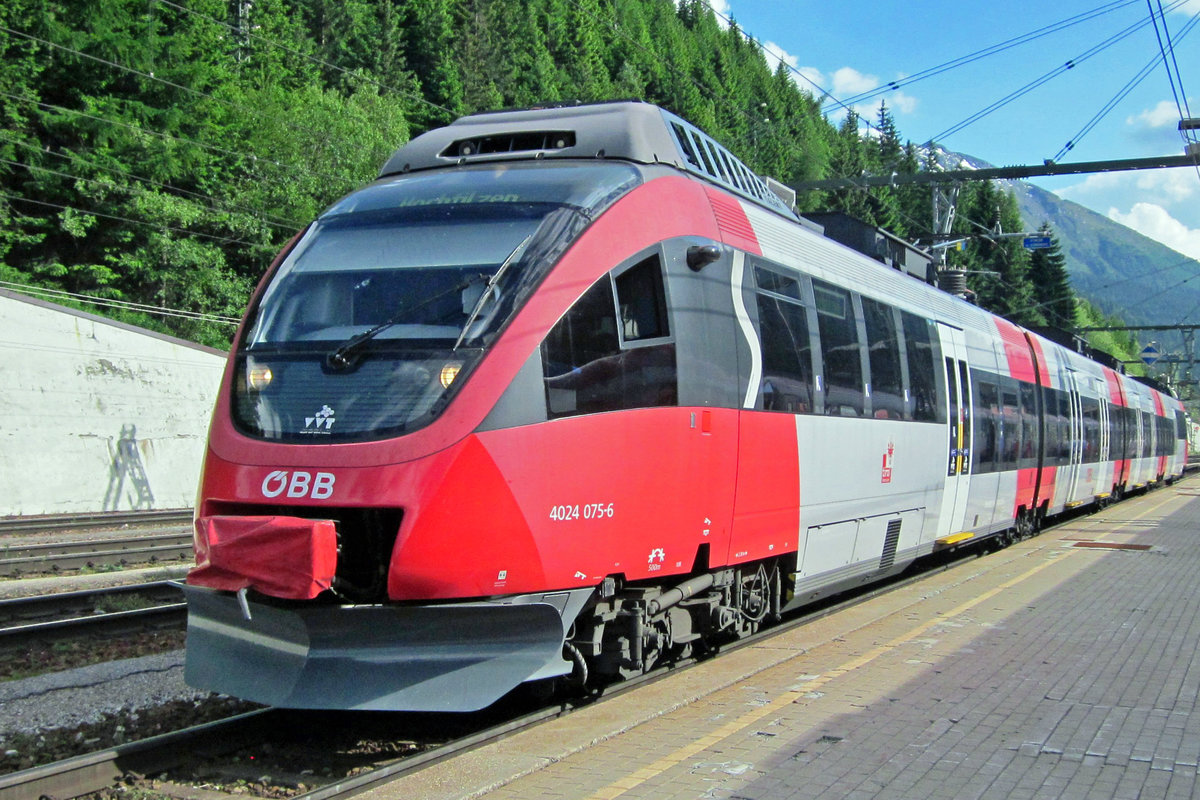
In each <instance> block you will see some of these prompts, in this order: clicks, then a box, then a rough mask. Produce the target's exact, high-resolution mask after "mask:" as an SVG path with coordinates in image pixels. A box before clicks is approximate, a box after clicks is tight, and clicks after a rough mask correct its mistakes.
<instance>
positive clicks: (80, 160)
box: [0, 132, 303, 231]
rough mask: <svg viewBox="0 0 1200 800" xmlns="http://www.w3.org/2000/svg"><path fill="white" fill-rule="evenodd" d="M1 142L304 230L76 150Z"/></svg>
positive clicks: (214, 207) (1, 137)
mask: <svg viewBox="0 0 1200 800" xmlns="http://www.w3.org/2000/svg"><path fill="white" fill-rule="evenodd" d="M0 140H4V141H7V142H9V143H10V144H14V145H16V146H17V147H20V148H22V149H24V150H30V151H32V152H35V153H38V154H39V155H51V156H54V157H55V158H59V159H62V160H64V161H68V162H70V163H73V164H83V165H84V166H88V167H92V168H93V169H97V170H101V171H103V172H112V173H116V174H117V175H122V176H124V177H126V178H129V179H131V180H133V181H136V182H137V183H140V184H142V185H144V186H152V187H154V188H156V189H162V190H165V191H166V192H167V193H169V194H175V195H179V196H181V197H185V198H193V199H196V200H202V201H205V202H206V204H207V205H208V207H209V208H210V209H212V210H214V211H225V212H228V213H233V214H246V215H248V216H251V217H253V218H255V219H257V220H259V221H260V222H263V223H265V224H267V225H270V226H272V227H275V228H283V229H286V230H292V231H295V230H298V229H299V228H301V227H303V223H300V222H296V221H295V220H289V219H286V218H284V217H272V216H270V215H260V214H258V213H256V212H255V211H252V210H250V209H247V208H239V207H237V206H227V205H220V204H218V203H216V201H215V198H213V196H212V195H208V194H204V193H202V192H193V191H192V190H190V189H184V188H182V187H180V186H173V185H171V184H169V183H162V182H161V181H156V180H153V179H151V178H146V177H144V176H141V175H136V174H134V173H132V172H130V171H129V170H124V169H121V168H120V167H116V166H113V165H111V164H98V163H96V162H95V161H89V160H88V159H86V158H84V157H83V156H81V155H79V153H77V152H75V151H74V150H69V149H63V150H46V149H43V148H41V147H38V146H37V145H34V144H30V143H29V142H26V141H22V140H21V139H18V138H15V137H12V136H8V135H7V134H5V133H3V132H0ZM72 177H76V178H80V179H81V180H88V179H87V178H83V177H82V176H79V175H73V176H72Z"/></svg>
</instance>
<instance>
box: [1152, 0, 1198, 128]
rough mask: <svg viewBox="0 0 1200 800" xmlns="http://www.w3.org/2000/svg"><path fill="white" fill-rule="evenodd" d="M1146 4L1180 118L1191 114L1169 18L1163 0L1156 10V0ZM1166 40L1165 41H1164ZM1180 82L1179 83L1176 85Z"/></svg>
mask: <svg viewBox="0 0 1200 800" xmlns="http://www.w3.org/2000/svg"><path fill="white" fill-rule="evenodd" d="M1146 5H1147V6H1148V7H1149V8H1150V19H1151V21H1153V23H1154V35H1155V36H1156V37H1157V38H1158V50H1159V52H1160V53H1161V54H1162V62H1163V68H1164V69H1166V71H1167V81H1168V82H1169V83H1170V84H1171V94H1172V95H1173V96H1174V97H1175V108H1176V109H1178V110H1179V118H1180V119H1183V118H1184V117H1187V116H1190V114H1188V113H1185V111H1184V107H1185V106H1186V104H1187V98H1186V96H1184V97H1183V98H1181V97H1180V95H1181V94H1183V77H1182V76H1181V75H1179V64H1178V62H1176V60H1175V48H1174V47H1173V46H1172V45H1171V34H1170V32H1169V31H1168V30H1167V18H1166V16H1165V13H1166V12H1164V11H1163V7H1162V0H1159V2H1158V11H1157V12H1155V10H1154V5H1155V0H1146ZM1160 16H1161V17H1162V20H1161V21H1162V30H1161V31H1160V30H1159V17H1160ZM1164 40H1165V41H1164ZM1176 84H1178V85H1176Z"/></svg>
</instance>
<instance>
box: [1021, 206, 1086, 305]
mask: <svg viewBox="0 0 1200 800" xmlns="http://www.w3.org/2000/svg"><path fill="white" fill-rule="evenodd" d="M1038 235H1039V236H1048V237H1050V247H1048V248H1044V249H1040V250H1034V251H1033V253H1032V255H1031V256H1030V257H1029V279H1030V281H1031V282H1032V283H1033V296H1034V300H1035V301H1036V302H1037V303H1038V305H1039V306H1040V307H1041V310H1042V314H1043V316H1045V318H1046V322H1047V323H1048V324H1050V325H1054V326H1055V327H1058V328H1063V329H1070V328H1073V327H1074V326H1075V292H1074V291H1073V290H1072V289H1071V279H1070V276H1069V275H1068V273H1067V259H1066V256H1064V255H1063V252H1062V247H1061V246H1060V245H1059V242H1058V238H1057V237H1056V236H1054V231H1053V229H1052V228H1051V227H1050V223H1049V222H1043V223H1042V227H1041V228H1039V229H1038Z"/></svg>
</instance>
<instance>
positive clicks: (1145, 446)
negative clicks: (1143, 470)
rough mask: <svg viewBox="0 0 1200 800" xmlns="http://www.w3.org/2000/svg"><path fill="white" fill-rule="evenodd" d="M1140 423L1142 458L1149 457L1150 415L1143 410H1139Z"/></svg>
mask: <svg viewBox="0 0 1200 800" xmlns="http://www.w3.org/2000/svg"><path fill="white" fill-rule="evenodd" d="M1138 416H1139V417H1140V423H1141V428H1142V458H1149V457H1150V447H1151V443H1152V440H1151V438H1150V415H1149V414H1147V413H1146V412H1145V411H1139V412H1138Z"/></svg>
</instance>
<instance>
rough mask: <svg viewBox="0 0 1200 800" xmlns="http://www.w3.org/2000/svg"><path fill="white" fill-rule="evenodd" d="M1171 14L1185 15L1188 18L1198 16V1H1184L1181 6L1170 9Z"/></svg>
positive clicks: (1199, 7) (1199, 10)
mask: <svg viewBox="0 0 1200 800" xmlns="http://www.w3.org/2000/svg"><path fill="white" fill-rule="evenodd" d="M1171 13H1172V14H1187V15H1188V16H1189V17H1191V16H1194V15H1196V14H1200V0H1186V2H1185V3H1184V4H1183V5H1181V6H1178V7H1176V8H1173V9H1171Z"/></svg>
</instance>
